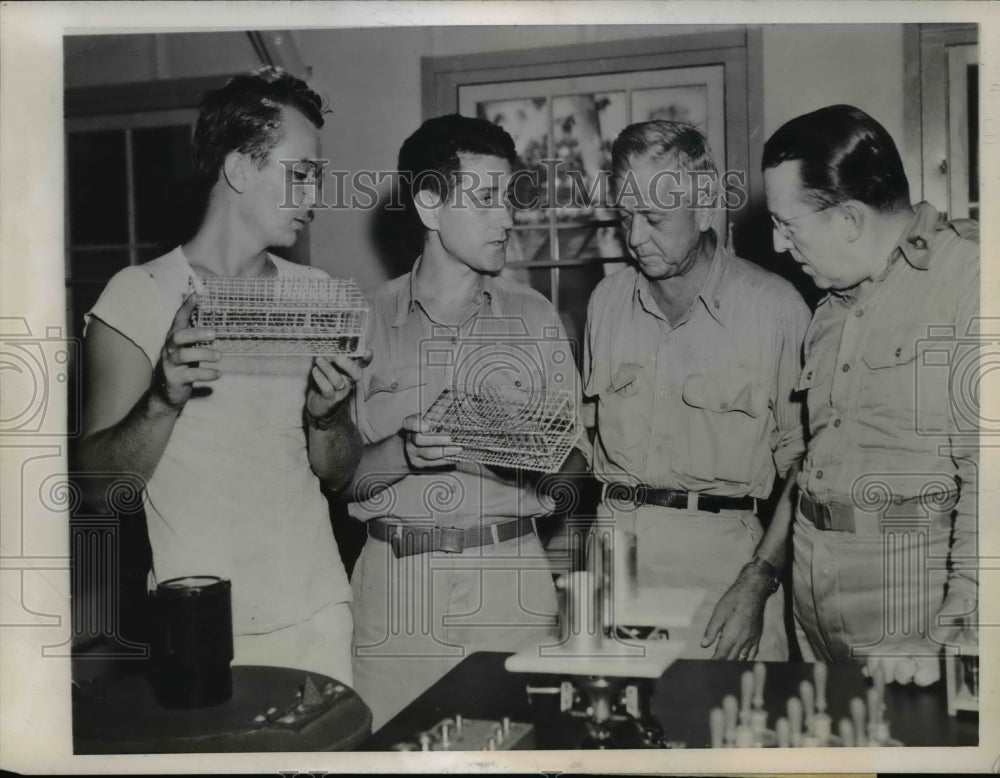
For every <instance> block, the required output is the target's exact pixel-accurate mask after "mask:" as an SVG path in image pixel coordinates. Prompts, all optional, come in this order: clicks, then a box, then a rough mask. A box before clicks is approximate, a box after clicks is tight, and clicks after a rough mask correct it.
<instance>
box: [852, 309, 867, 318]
mask: <svg viewBox="0 0 1000 778" xmlns="http://www.w3.org/2000/svg"><path fill="white" fill-rule="evenodd" d="M854 315H855V316H858V317H861V316H864V315H865V312H864V310H863V309H861V308H858V310H856V311H855V312H854Z"/></svg>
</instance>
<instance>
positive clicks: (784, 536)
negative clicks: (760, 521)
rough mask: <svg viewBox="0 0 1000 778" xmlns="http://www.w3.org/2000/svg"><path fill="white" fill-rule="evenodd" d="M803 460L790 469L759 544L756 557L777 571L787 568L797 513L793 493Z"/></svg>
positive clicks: (755, 553)
mask: <svg viewBox="0 0 1000 778" xmlns="http://www.w3.org/2000/svg"><path fill="white" fill-rule="evenodd" d="M800 464H801V460H799V461H797V462H795V463H794V464H793V465H792V466H791V467H790V468H789V469H788V474H787V476H786V477H785V482H784V484H783V486H782V489H781V496H780V497H779V498H778V504H777V506H775V509H774V515H773V516H772V517H771V523H770V524H769V525H768V528H767V531H766V532H765V533H764V537H762V538H761V539H760V543H758V544H757V550H756V551H755V552H754V556H756V557H759V558H761V559H764V560H766V561H768V562H770V563H771V564H772V565H774V567H775V568H776V569H777V570H781V569H782V568H783V567H784V566H785V556H786V554H787V549H788V533H789V531H790V530H791V526H792V518H793V516H794V513H795V506H794V505H793V504H792V493H793V490H794V489H795V480H796V478H797V477H798V474H799V466H800Z"/></svg>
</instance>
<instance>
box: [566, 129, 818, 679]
mask: <svg viewBox="0 0 1000 778" xmlns="http://www.w3.org/2000/svg"><path fill="white" fill-rule="evenodd" d="M612 162H613V176H614V179H613V180H614V183H615V191H616V194H617V196H618V204H619V207H620V209H621V211H622V221H623V226H624V228H625V230H626V236H627V240H628V245H629V249H630V251H631V253H632V255H633V257H634V258H635V265H634V266H630V267H628V268H626V269H624V270H622V271H620V272H618V273H616V274H614V275H612V276H610V277H608V278H606V279H605V280H604V281H602V282H601V283H600V284H599V285H598V287H597V289H595V291H594V293H593V296H592V297H591V300H590V304H589V309H588V320H587V336H586V342H585V352H584V381H585V386H584V396H585V406H584V421H585V423H586V424H587V425H588V426H590V427H593V428H594V429H595V433H596V436H595V440H594V473H595V475H596V477H597V478H598V479H599V480H600V481H602V482H604V484H605V488H604V497H603V499H602V501H601V505H600V508H599V515H600V517H601V518H602V519H603V520H610V521H612V522H613V523H614V526H615V529H616V542H617V543H629V542H630V541H631V538H630V537H629V536H632V535H634V538H635V542H636V549H637V570H638V579H639V580H638V582H639V584H640V585H641V586H647V585H650V586H667V587H681V588H689V589H703V590H704V591H705V593H706V596H705V599H704V601H703V603H702V605H701V607H700V608H699V610H698V612H697V613H696V614H695V618H694V623H693V624H692V626H691V627H690V628H689V629H671V630H670V636H671V639H680V640H683V641H684V642H685V644H686V652H685V656H687V657H691V658H707V657H717V658H729V659H748V658H753V657H754V656H756V655H757V654H758V649H759V652H760V658H762V659H771V660H781V659H787V657H788V646H787V641H786V636H785V630H784V626H783V613H782V611H783V604H782V603H783V600H782V598H781V595H780V593H778V594H776V593H775V590H776V589H777V576H778V572H779V570H780V568H781V566H782V564H783V559H784V548H785V538H786V535H787V529H788V523H789V521H790V514H789V513H788V512H787V511H786V512H785V514H784V515H783V516H780V517H776V519H775V521H773V522H772V524H771V525H770V527H769V529H768V531H767V533H766V534H765V533H764V531H763V529H762V526H761V523H760V521H759V520H758V518H757V505H758V501H759V500H762V499H766V498H767V497H768V496H769V495H770V494H771V491H772V488H773V486H774V481H775V476H778V477H782V476H784V475H785V473H786V471H787V470H788V468H789V467H790V466H791V465H792V463H793V462H795V461H796V460H797V459H798V457H799V456H800V455H801V453H802V451H803V448H804V443H803V439H802V437H803V430H802V425H801V422H800V412H801V407H800V405H799V404H798V403H797V402H794V401H793V398H792V396H791V395H792V390H793V387H794V385H795V379H796V376H797V375H798V373H799V368H800V347H801V343H802V336H803V334H804V332H805V328H806V324H807V323H808V320H809V312H808V309H807V308H806V305H805V303H804V302H803V301H802V299H801V298H800V297H799V295H798V294H797V293H796V292H795V290H794V289H793V288H792V286H791V285H790V284H789V283H787V282H786V281H784V280H782V279H781V278H778V277H777V276H775V275H774V274H772V273H768V272H767V271H765V270H763V269H761V268H759V267H757V266H756V265H753V264H751V263H750V262H747V261H745V260H743V259H740V258H739V257H736V256H735V255H733V254H732V252H730V251H729V250H728V249H727V248H726V247H725V246H723V245H722V244H721V243H720V242H719V240H718V237H717V236H716V234H715V232H714V231H713V230H712V228H711V226H710V225H711V222H712V219H713V217H714V215H715V213H716V211H715V209H714V208H712V207H710V206H709V207H706V204H705V203H701V202H699V201H698V200H697V199H696V197H697V191H696V190H697V189H699V188H701V187H700V184H699V183H696V178H695V177H696V176H701V177H702V179H705V178H706V177H708V178H714V177H715V167H714V163H713V161H712V153H711V151H710V150H709V148H708V145H707V142H706V140H705V138H704V137H703V136H702V134H701V133H700V132H699V131H698V130H697V129H695V128H694V127H691V126H689V125H685V124H680V123H675V122H667V121H654V122H646V123H643V124H636V125H632V126H630V127H627V128H626V129H625V130H624V131H623V132H622V134H621V135H620V136H619V137H618V139H617V140H616V141H615V144H614V148H613V150H612ZM665 174H669V175H665Z"/></svg>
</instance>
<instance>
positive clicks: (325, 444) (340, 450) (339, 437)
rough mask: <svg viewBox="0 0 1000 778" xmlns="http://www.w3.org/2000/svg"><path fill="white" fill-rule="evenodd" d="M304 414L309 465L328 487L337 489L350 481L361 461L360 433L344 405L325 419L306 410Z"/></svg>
mask: <svg viewBox="0 0 1000 778" xmlns="http://www.w3.org/2000/svg"><path fill="white" fill-rule="evenodd" d="M305 416H306V429H307V430H308V433H307V434H308V446H309V465H310V466H311V467H312V470H313V472H314V473H315V474H316V476H317V477H318V478H319V479H320V481H322V483H323V485H324V486H325V487H326V488H327V489H330V490H331V491H335V492H337V491H340V490H341V489H343V488H344V487H346V486H347V485H348V484H349V483H351V478H352V476H353V475H354V472H355V470H356V469H357V467H358V463H359V462H360V461H361V451H362V448H363V445H362V441H361V435H360V433H359V432H358V430H357V427H355V426H354V423H353V422H352V421H351V418H350V415H349V414H348V413H347V412H346V411H345V408H344V405H343V404H342V405H340V406H338V408H337V410H336V411H335V413H333V414H332V415H331V416H330V417H329V418H328V419H325V420H324V419H313V418H312V417H310V415H309V414H308V412H307V413H306V414H305Z"/></svg>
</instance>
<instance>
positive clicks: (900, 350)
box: [896, 347, 903, 357]
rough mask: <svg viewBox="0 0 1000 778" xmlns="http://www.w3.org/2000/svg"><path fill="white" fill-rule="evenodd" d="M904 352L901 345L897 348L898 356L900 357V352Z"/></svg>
mask: <svg viewBox="0 0 1000 778" xmlns="http://www.w3.org/2000/svg"><path fill="white" fill-rule="evenodd" d="M902 353H903V349H902V347H900V348H898V349H896V356H897V357H898V356H899V355H900V354H902Z"/></svg>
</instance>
